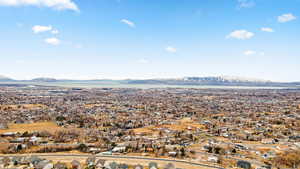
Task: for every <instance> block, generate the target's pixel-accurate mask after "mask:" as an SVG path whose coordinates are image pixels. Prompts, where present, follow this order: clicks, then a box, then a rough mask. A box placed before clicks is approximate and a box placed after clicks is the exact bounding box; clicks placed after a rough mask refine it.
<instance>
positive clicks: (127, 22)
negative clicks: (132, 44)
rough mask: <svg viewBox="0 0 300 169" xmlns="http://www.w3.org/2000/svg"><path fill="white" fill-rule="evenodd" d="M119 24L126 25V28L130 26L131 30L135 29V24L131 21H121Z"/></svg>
mask: <svg viewBox="0 0 300 169" xmlns="http://www.w3.org/2000/svg"><path fill="white" fill-rule="evenodd" d="M121 22H122V23H125V24H127V25H128V26H130V27H132V28H134V27H135V24H134V23H133V22H132V21H129V20H127V19H122V20H121Z"/></svg>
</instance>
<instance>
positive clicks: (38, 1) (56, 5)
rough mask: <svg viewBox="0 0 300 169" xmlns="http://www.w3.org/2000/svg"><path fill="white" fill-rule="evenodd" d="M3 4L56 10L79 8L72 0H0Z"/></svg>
mask: <svg viewBox="0 0 300 169" xmlns="http://www.w3.org/2000/svg"><path fill="white" fill-rule="evenodd" d="M0 5H2V6H38V7H48V8H53V9H56V10H67V9H68V10H74V11H79V8H78V7H77V5H76V4H75V3H74V2H73V1H72V0H0Z"/></svg>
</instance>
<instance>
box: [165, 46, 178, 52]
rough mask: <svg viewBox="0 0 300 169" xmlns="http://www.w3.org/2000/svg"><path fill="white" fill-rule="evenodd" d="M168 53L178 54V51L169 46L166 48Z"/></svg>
mask: <svg viewBox="0 0 300 169" xmlns="http://www.w3.org/2000/svg"><path fill="white" fill-rule="evenodd" d="M165 50H166V51H167V52H170V53H176V52H177V49H176V48H174V47H172V46H168V47H166V49H165Z"/></svg>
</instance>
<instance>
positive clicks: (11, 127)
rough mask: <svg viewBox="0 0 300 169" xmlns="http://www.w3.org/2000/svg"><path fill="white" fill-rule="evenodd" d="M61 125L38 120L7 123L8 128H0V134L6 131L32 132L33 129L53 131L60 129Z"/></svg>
mask: <svg viewBox="0 0 300 169" xmlns="http://www.w3.org/2000/svg"><path fill="white" fill-rule="evenodd" d="M60 129H61V127H59V126H57V125H56V123H54V122H38V123H29V124H8V129H2V130H0V134H2V133H7V132H20V133H23V132H26V131H28V132H33V131H48V132H50V133H54V132H56V131H58V130H60Z"/></svg>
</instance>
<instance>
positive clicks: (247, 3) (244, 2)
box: [238, 0, 255, 9]
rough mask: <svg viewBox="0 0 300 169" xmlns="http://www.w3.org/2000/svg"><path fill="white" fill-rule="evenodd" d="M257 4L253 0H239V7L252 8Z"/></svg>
mask: <svg viewBox="0 0 300 169" xmlns="http://www.w3.org/2000/svg"><path fill="white" fill-rule="evenodd" d="M254 6H255V2H254V1H252V0H238V8H239V9H241V8H252V7H254Z"/></svg>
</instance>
